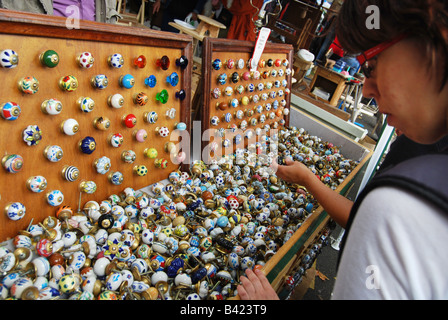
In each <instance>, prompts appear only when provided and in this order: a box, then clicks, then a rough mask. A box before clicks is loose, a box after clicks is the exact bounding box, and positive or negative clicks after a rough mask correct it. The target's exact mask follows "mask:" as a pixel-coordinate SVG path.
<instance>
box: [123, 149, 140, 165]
mask: <svg viewBox="0 0 448 320" xmlns="http://www.w3.org/2000/svg"><path fill="white" fill-rule="evenodd" d="M136 158H137V155H136V154H135V152H134V151H132V150H125V151H123V152H122V153H121V160H123V162H125V163H134V161H135V159H136Z"/></svg>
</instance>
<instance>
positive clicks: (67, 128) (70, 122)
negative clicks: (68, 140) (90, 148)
mask: <svg viewBox="0 0 448 320" xmlns="http://www.w3.org/2000/svg"><path fill="white" fill-rule="evenodd" d="M61 130H62V132H63V133H65V134H66V135H68V136H73V135H74V134H76V133H77V132H78V131H79V123H78V121H76V120H75V119H67V120H65V121H63V122H62V123H61Z"/></svg>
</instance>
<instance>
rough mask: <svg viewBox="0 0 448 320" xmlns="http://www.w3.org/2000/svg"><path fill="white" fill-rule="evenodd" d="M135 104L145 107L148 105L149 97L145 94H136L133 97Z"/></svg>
mask: <svg viewBox="0 0 448 320" xmlns="http://www.w3.org/2000/svg"><path fill="white" fill-rule="evenodd" d="M132 100H133V101H134V103H135V104H136V105H138V106H144V105H146V104H147V103H148V95H147V94H146V93H144V92H140V93H136V94H134V96H133V97H132Z"/></svg>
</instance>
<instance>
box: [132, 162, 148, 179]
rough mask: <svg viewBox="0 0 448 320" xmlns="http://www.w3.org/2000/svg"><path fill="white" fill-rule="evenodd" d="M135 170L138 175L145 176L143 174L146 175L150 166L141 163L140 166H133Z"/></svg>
mask: <svg viewBox="0 0 448 320" xmlns="http://www.w3.org/2000/svg"><path fill="white" fill-rule="evenodd" d="M133 171H134V173H135V174H136V175H138V176H140V177H143V176H146V174H147V173H148V168H147V167H146V166H144V165H139V166H135V167H134V168H133Z"/></svg>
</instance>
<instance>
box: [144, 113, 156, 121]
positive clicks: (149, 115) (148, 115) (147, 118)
mask: <svg viewBox="0 0 448 320" xmlns="http://www.w3.org/2000/svg"><path fill="white" fill-rule="evenodd" d="M143 119H144V120H145V122H148V123H156V122H157V119H159V116H158V115H157V112H155V111H150V112H145V113H144V114H143Z"/></svg>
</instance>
